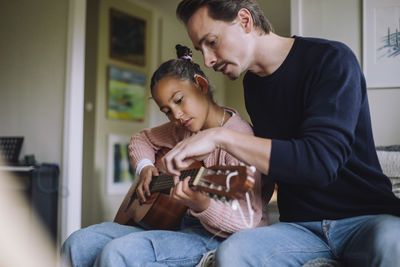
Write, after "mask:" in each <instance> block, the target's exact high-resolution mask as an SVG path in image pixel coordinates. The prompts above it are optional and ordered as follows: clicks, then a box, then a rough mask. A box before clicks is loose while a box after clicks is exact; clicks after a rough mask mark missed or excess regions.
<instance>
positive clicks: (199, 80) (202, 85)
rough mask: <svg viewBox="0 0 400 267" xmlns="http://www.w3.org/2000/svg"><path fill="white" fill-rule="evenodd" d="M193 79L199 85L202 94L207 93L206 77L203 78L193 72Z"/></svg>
mask: <svg viewBox="0 0 400 267" xmlns="http://www.w3.org/2000/svg"><path fill="white" fill-rule="evenodd" d="M194 80H195V81H196V84H197V85H198V86H199V88H200V90H201V92H202V93H203V94H207V93H208V82H207V79H206V78H204V77H203V76H201V75H199V74H195V75H194Z"/></svg>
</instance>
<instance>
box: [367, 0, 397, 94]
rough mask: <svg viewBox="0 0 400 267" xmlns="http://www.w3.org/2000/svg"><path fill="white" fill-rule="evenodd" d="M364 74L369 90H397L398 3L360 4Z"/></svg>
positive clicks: (374, 0)
mask: <svg viewBox="0 0 400 267" xmlns="http://www.w3.org/2000/svg"><path fill="white" fill-rule="evenodd" d="M363 71H364V74H365V77H366V80H367V86H368V88H377V87H400V1H399V0H363Z"/></svg>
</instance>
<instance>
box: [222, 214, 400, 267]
mask: <svg viewBox="0 0 400 267" xmlns="http://www.w3.org/2000/svg"><path fill="white" fill-rule="evenodd" d="M321 257H323V258H330V259H339V260H341V261H342V262H344V263H345V264H346V265H347V266H352V267H357V266H362V267H365V266H382V267H383V266H385V267H389V266H393V267H394V266H396V267H398V266H400V217H395V216H391V215H368V216H359V217H352V218H346V219H341V220H323V221H316V222H304V223H277V224H273V225H271V226H266V227H260V228H254V229H250V230H244V231H240V232H237V233H235V234H233V235H232V236H230V237H229V238H228V239H226V240H225V241H224V242H222V243H221V244H220V246H219V247H218V249H217V252H216V266H222V267H226V266H229V267H235V266H238V267H245V266H257V267H262V266H264V267H266V266H268V267H274V266H279V267H282V266H302V265H303V264H305V263H306V262H307V261H309V260H312V259H315V258H321Z"/></svg>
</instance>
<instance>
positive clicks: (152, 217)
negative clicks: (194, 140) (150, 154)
mask: <svg viewBox="0 0 400 267" xmlns="http://www.w3.org/2000/svg"><path fill="white" fill-rule="evenodd" d="M167 152H168V150H166V149H162V150H160V151H159V152H158V153H157V155H156V161H159V160H161V158H162V157H163V156H164V155H165V154H166V153H167ZM200 167H201V162H195V163H193V164H192V165H191V166H190V167H189V168H188V169H192V168H200ZM136 187H137V184H136V183H134V184H132V186H131V188H130V189H129V191H128V193H127V194H126V196H125V198H124V200H123V201H122V204H121V206H120V207H119V209H118V212H117V214H116V216H115V218H114V222H117V223H119V224H122V225H132V226H140V227H142V228H144V229H149V230H154V229H157V230H176V229H177V228H178V227H179V224H180V222H181V220H182V217H183V216H184V215H185V213H186V211H187V207H186V206H185V205H183V204H181V203H180V202H179V201H177V200H175V199H173V198H171V197H169V190H163V191H161V192H155V193H152V194H151V195H150V197H148V198H147V200H146V202H144V203H140V201H139V200H138V198H137V196H136ZM150 189H151V188H150Z"/></svg>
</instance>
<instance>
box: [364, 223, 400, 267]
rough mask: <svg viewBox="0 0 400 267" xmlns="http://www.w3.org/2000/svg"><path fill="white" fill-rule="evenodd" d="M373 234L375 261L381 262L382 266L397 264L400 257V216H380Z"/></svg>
mask: <svg viewBox="0 0 400 267" xmlns="http://www.w3.org/2000/svg"><path fill="white" fill-rule="evenodd" d="M371 234H373V235H374V254H375V255H374V261H377V262H380V264H381V266H397V265H396V264H398V261H399V259H400V239H399V237H400V217H396V216H391V215H381V216H379V218H378V220H377V223H376V226H375V227H374V230H373V231H372V233H371ZM382 263H385V264H383V265H382Z"/></svg>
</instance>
